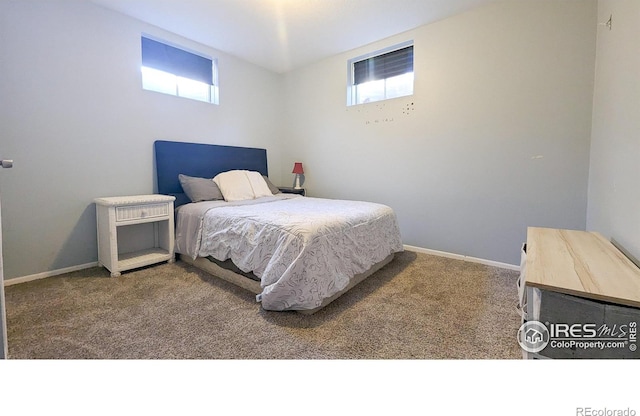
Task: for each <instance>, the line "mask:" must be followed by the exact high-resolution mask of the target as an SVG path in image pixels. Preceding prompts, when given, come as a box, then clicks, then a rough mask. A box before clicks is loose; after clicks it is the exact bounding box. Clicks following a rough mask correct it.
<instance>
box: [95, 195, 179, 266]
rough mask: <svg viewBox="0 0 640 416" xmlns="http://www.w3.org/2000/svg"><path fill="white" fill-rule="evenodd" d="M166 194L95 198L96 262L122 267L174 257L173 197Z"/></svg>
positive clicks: (152, 262) (173, 258)
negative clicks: (96, 227)
mask: <svg viewBox="0 0 640 416" xmlns="http://www.w3.org/2000/svg"><path fill="white" fill-rule="evenodd" d="M175 199H176V198H175V197H173V196H168V195H134V196H120V197H112V198H96V199H95V200H94V202H95V204H96V220H97V226H98V264H99V265H100V266H104V267H106V268H107V269H108V270H109V271H110V272H111V277H118V276H120V273H121V272H123V271H125V270H130V269H135V268H138V267H143V266H148V265H150V264H154V263H160V262H163V261H168V262H169V263H173V262H174V261H175V253H174V226H173V215H174V214H173V201H174V200H175Z"/></svg>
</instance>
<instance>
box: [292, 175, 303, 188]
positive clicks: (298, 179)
mask: <svg viewBox="0 0 640 416" xmlns="http://www.w3.org/2000/svg"><path fill="white" fill-rule="evenodd" d="M293 189H302V186H300V175H298V174H296V183H295V185H294V186H293Z"/></svg>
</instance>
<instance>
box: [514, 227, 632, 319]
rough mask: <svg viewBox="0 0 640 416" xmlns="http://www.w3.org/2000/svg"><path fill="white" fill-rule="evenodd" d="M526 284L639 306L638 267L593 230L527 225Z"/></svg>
mask: <svg viewBox="0 0 640 416" xmlns="http://www.w3.org/2000/svg"><path fill="white" fill-rule="evenodd" d="M525 276H526V277H525V281H526V284H527V285H529V286H533V287H537V288H540V289H546V290H552V291H555V292H560V293H566V294H569V295H576V296H581V297H584V298H590V299H597V300H602V301H606V302H612V303H617V304H621V305H626V306H633V307H636V308H640V268H638V267H637V266H636V265H635V264H633V262H631V260H629V259H628V258H627V257H626V256H625V255H624V254H623V253H622V252H620V250H618V249H617V248H616V247H615V246H614V245H613V244H612V243H611V242H610V241H608V240H607V239H605V238H604V237H603V236H602V235H600V234H599V233H596V232H587V231H575V230H563V229H555V228H539V227H529V228H528V229H527V261H526V274H525Z"/></svg>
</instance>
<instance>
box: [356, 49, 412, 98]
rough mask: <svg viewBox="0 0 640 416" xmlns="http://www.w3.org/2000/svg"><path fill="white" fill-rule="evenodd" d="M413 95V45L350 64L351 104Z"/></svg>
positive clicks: (364, 57)
mask: <svg viewBox="0 0 640 416" xmlns="http://www.w3.org/2000/svg"><path fill="white" fill-rule="evenodd" d="M411 94H413V42H412V41H410V42H405V43H403V44H400V45H395V46H393V47H391V48H387V49H384V50H381V51H377V52H374V53H372V54H369V55H366V56H361V57H358V58H354V59H351V60H350V61H349V85H348V92H347V105H356V104H364V103H368V102H374V101H380V100H387V99H390V98H396V97H404V96H406V95H411Z"/></svg>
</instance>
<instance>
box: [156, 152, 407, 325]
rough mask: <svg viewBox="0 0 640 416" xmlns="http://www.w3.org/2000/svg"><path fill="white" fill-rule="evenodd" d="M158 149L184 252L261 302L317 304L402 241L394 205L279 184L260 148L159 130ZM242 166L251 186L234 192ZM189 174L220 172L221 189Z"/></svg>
mask: <svg viewBox="0 0 640 416" xmlns="http://www.w3.org/2000/svg"><path fill="white" fill-rule="evenodd" d="M154 150H155V164H156V179H157V188H158V192H159V193H161V194H167V195H173V196H175V197H176V202H175V205H176V221H175V223H176V253H177V254H179V256H180V259H181V260H182V261H184V262H186V263H189V264H191V265H193V266H195V267H197V268H199V269H202V270H204V271H206V272H208V273H210V274H212V275H214V276H217V277H219V278H222V279H224V280H227V281H229V282H231V283H233V284H236V285H238V286H240V287H242V288H244V289H247V290H249V291H251V292H253V293H254V294H255V295H256V300H257V301H258V302H261V304H262V307H263V309H265V310H273V311H286V310H295V311H298V312H301V313H307V314H310V313H315V312H317V311H318V310H320V309H321V308H323V307H324V306H326V305H327V304H329V303H330V302H332V301H333V300H335V299H336V298H338V297H339V296H341V295H342V294H344V293H345V292H346V291H348V290H349V289H351V288H352V287H353V286H355V285H356V284H358V283H359V282H361V281H362V280H364V279H365V278H367V277H368V276H370V275H371V274H373V273H374V272H376V271H377V270H379V269H380V268H382V267H383V266H384V265H386V264H387V263H389V262H390V261H391V260H392V259H393V257H394V254H395V253H397V252H400V251H402V242H401V237H400V232H399V229H398V225H397V220H396V216H395V213H394V211H393V210H392V209H391V208H390V207H388V206H386V205H383V204H377V203H371V202H363V201H347V200H334V199H325V198H312V197H305V196H300V195H295V194H283V193H278V191H277V188H275V189H274V187H273V185H272V184H270V183H269V181H268V168H267V152H266V150H265V149H258V148H248V147H236V146H220V145H209V144H200V143H185V142H172V141H164V140H158V141H156V142H155V144H154ZM243 175H244V176H243ZM245 176H246V177H247V178H249V179H248V180H249V181H254V182H251V183H252V184H256V185H252V188H251V189H252V190H253V191H254V192H255V194H254V195H253V197H244V196H243V197H238V198H235V197H232V196H234V195H235V193H236V190H237V189H240V188H241V187H240V185H238V188H236V182H233V181H231V182H229V180H230V179H229V178H234V180H235V178H239V177H241V178H243V179H244V178H245ZM186 178H189V180H193V181H200V182H197V183H201V182H202V178H206V179H207V181H205V184H211V183H213V181H211V180H210V179H211V178H216V185H217V186H215V187H214V188H216V189H218V190H219V191H222V192H221V194H222V193H223V194H224V195H220V196H217V197H210V198H205V197H202V198H200V197H196V198H194V193H193V189H192V188H191V182H185V181H186V180H187V179H186ZM262 178H267V179H266V180H265V181H262ZM225 180H227V182H225ZM194 183H195V182H194ZM263 183H264V184H266V186H267V187H268V188H269V189H264V186H263ZM183 186H184V187H183ZM206 186H208V185H206ZM185 189H186V190H187V191H189V192H188V195H187V193H186V192H185ZM259 190H262V191H259ZM249 192H251V191H249ZM274 192H275V194H274ZM238 193H239V194H241V193H242V192H240V191H239V190H238ZM190 197H191V198H190ZM192 198H193V200H194V201H198V202H192Z"/></svg>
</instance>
